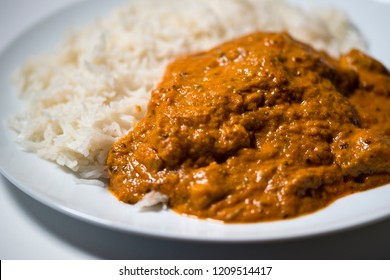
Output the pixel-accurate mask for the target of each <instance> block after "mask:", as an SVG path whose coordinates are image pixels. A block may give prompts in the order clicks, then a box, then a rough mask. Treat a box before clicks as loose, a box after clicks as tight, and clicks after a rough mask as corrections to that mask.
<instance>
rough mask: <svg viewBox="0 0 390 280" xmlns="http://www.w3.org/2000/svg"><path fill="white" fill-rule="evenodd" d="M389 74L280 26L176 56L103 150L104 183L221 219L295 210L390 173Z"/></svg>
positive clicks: (121, 192)
mask: <svg viewBox="0 0 390 280" xmlns="http://www.w3.org/2000/svg"><path fill="white" fill-rule="evenodd" d="M389 108H390V76H389V72H388V71H387V69H386V68H385V67H384V66H383V65H381V64H380V63H379V62H377V61H375V60H374V59H372V58H370V57H368V56H367V55H364V54H363V53H361V52H359V51H357V50H353V51H351V52H350V53H349V54H347V55H345V56H342V57H341V58H340V60H335V59H333V58H331V57H329V56H328V55H327V54H326V53H324V52H318V51H316V50H314V49H312V48H311V47H310V46H308V45H306V44H303V43H300V42H298V41H295V40H294V39H292V38H291V37H290V36H289V35H288V34H286V33H254V34H251V35H248V36H245V37H242V38H238V39H236V40H233V41H230V42H227V43H225V44H222V45H220V46H218V47H216V48H214V49H211V50H210V51H208V52H202V53H197V54H194V55H189V56H185V57H181V58H178V59H177V60H176V61H174V62H173V63H171V64H170V65H169V66H168V68H167V70H166V73H165V76H164V78H163V80H162V82H161V83H160V84H159V85H158V87H157V88H156V89H155V90H154V91H153V92H152V97H151V100H150V102H149V105H148V112H147V116H146V117H145V118H144V119H143V120H141V121H140V122H139V123H138V124H137V126H136V127H135V129H134V130H133V131H131V132H130V133H129V134H128V135H127V136H126V137H123V138H122V139H120V140H119V141H118V142H117V143H115V144H114V145H113V147H112V149H111V151H110V153H109V155H108V160H107V164H108V166H109V169H108V170H109V175H110V190H111V191H112V192H113V193H114V194H115V195H116V196H117V197H118V199H120V200H122V201H124V202H128V203H136V202H137V201H139V200H140V199H142V197H143V196H144V195H145V194H146V193H148V192H150V191H152V190H153V191H158V192H161V193H163V194H165V195H167V196H168V197H169V202H168V203H169V206H170V207H171V208H172V209H174V210H175V211H177V212H179V213H185V214H189V215H194V216H198V217H200V218H212V219H218V220H222V221H225V222H257V221H266V220H277V219H285V218H290V217H295V216H298V215H302V214H305V213H310V212H313V211H315V210H317V209H320V208H322V207H325V206H326V205H328V204H329V203H331V202H332V201H334V200H335V199H337V198H339V197H341V196H344V195H347V194H350V193H353V192H356V191H362V190H366V189H369V188H372V187H375V186H379V185H382V184H385V183H388V182H390V110H389Z"/></svg>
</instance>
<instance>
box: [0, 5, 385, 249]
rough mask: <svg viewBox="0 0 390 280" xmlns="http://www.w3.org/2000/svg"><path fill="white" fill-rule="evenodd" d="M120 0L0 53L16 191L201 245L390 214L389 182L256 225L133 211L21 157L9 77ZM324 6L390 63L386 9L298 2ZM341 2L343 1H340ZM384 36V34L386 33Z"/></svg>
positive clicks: (70, 14)
mask: <svg viewBox="0 0 390 280" xmlns="http://www.w3.org/2000/svg"><path fill="white" fill-rule="evenodd" d="M121 2H123V1H122V0H115V1H103V0H99V1H86V2H81V3H80V4H77V5H75V6H72V7H70V8H68V9H65V10H63V11H61V12H60V13H58V14H55V15H53V16H51V17H49V18H47V19H46V20H44V21H42V22H40V23H39V24H37V25H35V26H33V27H32V28H31V29H30V30H28V32H26V33H24V34H22V36H20V37H19V38H18V39H17V40H16V41H14V42H13V44H12V45H10V46H9V47H8V48H7V49H6V50H5V51H4V52H3V53H2V54H1V55H0V93H1V94H0V119H1V120H2V121H3V122H2V127H1V128H0V171H1V173H2V174H3V175H4V176H5V177H7V178H8V179H9V180H10V181H11V182H12V183H13V184H14V185H15V186H17V187H18V188H20V189H21V190H23V191H24V192H26V193H27V194H29V195H30V196H31V197H33V198H35V199H37V200H38V201H40V202H42V203H44V204H46V205H48V206H50V207H52V208H54V209H57V210H59V211H61V212H63V213H66V214H68V215H71V216H73V217H76V218H79V219H82V220H84V221H88V222H92V223H95V224H98V225H102V226H105V227H108V228H111V229H117V230H122V231H126V232H130V233H139V234H146V235H153V236H159V237H166V238H176V239H188V240H203V241H269V240H280V239H287V238H296V237H304V236H309V235H314V234H323V233H328V232H332V231H336V230H342V229H346V228H350V227H355V226H358V225H363V224H366V223H368V222H372V221H376V220H378V219H381V218H385V217H387V216H389V215H390V185H387V186H384V187H380V188H377V189H374V190H370V191H366V192H363V193H359V194H355V195H351V196H348V197H346V198H343V199H340V200H338V201H336V202H335V203H333V204H332V205H331V206H329V207H327V208H325V209H324V210H321V211H318V212H316V213H314V214H311V215H307V216H303V217H300V218H296V219H292V220H288V221H280V222H267V223H257V224H236V225H224V224H219V223H214V222H208V221H201V220H196V219H192V218H187V217H184V216H180V215H178V214H175V213H173V212H171V211H155V212H153V211H149V212H138V211H137V210H136V209H134V207H133V206H130V205H126V204H123V203H120V202H118V201H117V200H116V199H115V198H114V197H113V196H112V195H111V194H110V193H108V191H107V190H106V189H105V188H101V187H96V186H90V185H82V184H77V183H76V182H75V178H74V177H73V175H72V174H70V173H68V172H67V171H66V170H64V169H62V168H60V167H58V166H56V165H55V164H53V163H50V162H47V161H45V160H42V159H40V158H38V157H37V156H35V155H34V154H29V153H25V152H23V151H22V150H21V149H20V147H19V146H17V145H16V144H15V142H14V138H15V134H14V133H12V132H11V131H10V130H9V129H7V128H6V127H5V125H4V120H5V119H6V118H7V117H9V116H10V115H11V114H12V113H14V112H16V111H18V110H19V109H20V106H21V104H20V102H19V101H18V100H17V98H16V92H15V89H14V88H13V87H12V86H11V84H10V81H9V77H10V75H11V73H12V72H13V71H14V70H15V69H16V68H17V67H18V66H19V65H21V64H22V63H23V61H25V59H26V58H27V57H29V56H31V55H33V54H36V53H40V52H42V51H50V49H52V48H53V47H54V46H55V45H56V44H57V43H59V42H60V41H61V39H62V37H63V34H64V33H63V32H64V31H65V30H66V29H68V28H69V27H70V26H77V25H82V24H85V23H87V22H89V21H91V20H92V19H93V18H95V17H96V16H101V15H104V14H106V13H107V11H108V10H110V9H111V8H113V7H114V6H116V5H117V4H119V3H121ZM294 2H300V3H306V4H310V5H314V4H321V3H322V4H323V3H328V4H332V5H335V6H340V7H341V8H343V9H344V10H346V11H347V12H348V13H349V14H350V16H351V17H352V19H353V21H354V22H356V24H357V26H358V28H359V29H360V30H361V31H362V32H363V34H364V35H365V36H366V37H367V38H368V40H369V42H370V51H371V54H372V55H374V56H375V57H377V58H379V59H380V60H381V61H382V62H384V63H385V64H386V65H387V66H388V67H389V65H390V55H389V53H390V52H389V51H388V50H389V49H390V39H389V38H390V37H389V36H388V35H389V34H388V31H387V30H386V29H387V27H388V26H390V17H388V15H389V14H390V6H388V5H385V4H377V3H373V2H369V1H340V0H335V1H319V0H317V1H308V0H307V1H303V0H301V1H298V0H295V1H294ZM339 2H341V3H339ZM386 32H387V33H386Z"/></svg>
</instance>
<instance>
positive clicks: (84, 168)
mask: <svg viewBox="0 0 390 280" xmlns="http://www.w3.org/2000/svg"><path fill="white" fill-rule="evenodd" d="M256 30H264V31H266V30H267V31H282V30H284V31H288V32H289V33H290V34H291V35H293V36H294V37H295V38H297V39H299V40H302V41H304V42H307V43H310V44H312V45H313V46H315V47H317V48H321V49H325V50H327V51H328V52H329V53H331V54H333V55H338V54H339V53H341V52H345V51H347V50H349V49H350V48H351V47H357V48H363V47H364V40H363V39H362V38H361V36H360V35H359V34H358V32H357V31H356V30H355V29H354V28H353V26H352V25H351V24H350V22H349V21H348V19H347V17H346V16H345V15H344V14H343V13H341V12H339V11H335V10H324V9H322V10H321V11H320V12H318V11H304V10H303V9H301V8H298V7H295V6H292V5H290V4H288V3H287V2H285V1H282V0H191V1H190V0H186V1H183V0H165V1H161V0H160V1H153V0H149V1H148V0H138V1H131V2H130V3H129V4H127V5H124V6H122V7H119V8H117V9H116V10H114V11H113V12H112V13H111V14H109V15H108V16H107V17H106V18H104V19H101V20H96V21H95V22H93V23H91V24H90V25H88V26H85V27H83V28H80V29H79V30H77V31H74V32H72V33H71V34H70V35H69V36H68V37H67V38H66V40H65V42H63V43H62V44H61V45H60V47H58V48H57V49H56V50H54V51H53V52H52V53H50V54H46V55H42V56H39V57H35V58H32V59H31V60H30V61H28V62H27V63H26V64H25V65H23V66H22V67H21V69H20V70H19V71H18V73H17V75H16V78H15V81H16V84H17V85H18V87H19V92H20V97H21V98H22V99H23V101H24V104H25V108H24V110H23V111H22V112H20V113H19V114H17V115H16V116H14V117H13V118H12V119H11V120H10V122H9V124H10V127H12V128H13V129H14V130H15V131H16V132H17V133H18V139H17V140H18V142H19V143H20V144H21V145H22V146H23V147H24V148H25V149H26V150H28V151H31V152H34V153H36V154H38V155H39V156H41V157H42V158H45V159H48V160H51V161H54V162H56V163H57V164H59V165H61V166H66V167H68V168H70V169H71V170H73V171H74V172H76V173H77V174H78V175H79V176H80V177H81V178H104V177H107V175H106V173H105V160H106V156H107V152H108V150H109V148H110V146H111V145H112V144H113V142H114V141H115V140H116V139H118V138H119V137H121V136H122V135H125V134H126V133H127V132H128V131H129V130H130V129H131V128H132V127H133V125H134V123H135V122H136V121H137V120H139V119H140V118H141V117H143V116H144V114H145V110H146V105H147V102H148V99H149V96H150V92H151V90H152V88H153V87H155V86H156V84H157V83H158V82H159V80H160V78H161V76H162V74H163V72H164V68H165V66H166V65H167V64H168V63H169V62H170V61H171V60H172V59H174V58H175V57H176V56H178V55H180V54H185V53H190V52H196V51H199V50H206V49H208V48H211V47H213V46H215V45H217V44H219V43H221V42H223V41H226V40H228V39H231V38H233V37H237V36H240V35H242V34H245V33H249V32H253V31H256Z"/></svg>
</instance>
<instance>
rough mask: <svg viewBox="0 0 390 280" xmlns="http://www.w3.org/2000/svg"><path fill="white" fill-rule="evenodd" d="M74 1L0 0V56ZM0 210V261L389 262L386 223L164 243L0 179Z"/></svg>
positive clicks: (388, 225) (389, 233) (389, 226)
mask: <svg viewBox="0 0 390 280" xmlns="http://www.w3.org/2000/svg"><path fill="white" fill-rule="evenodd" d="M79 1H82V0H56V1H52V0H0V52H1V51H2V50H3V49H4V48H5V47H6V46H7V44H8V43H9V42H10V41H12V40H13V39H14V38H15V37H16V36H17V35H18V34H20V33H21V32H22V31H23V30H25V29H26V28H27V27H28V26H31V24H34V23H35V22H37V21H38V20H39V19H41V18H43V17H45V16H46V15H48V14H50V13H52V12H54V11H56V10H59V9H61V8H62V7H64V6H66V5H69V4H72V3H76V2H79ZM383 1H387V0H382V2H383ZM0 94H4V93H0ZM0 207H1V208H0V209H1V210H0V225H1V229H0V259H3V260H4V259H226V258H233V259H390V238H389V236H390V219H386V220H383V221H380V222H375V223H373V224H371V225H366V226H363V227H359V228H357V229H353V230H352V229H351V230H347V231H344V232H340V233H334V234H330V235H325V236H317V237H312V238H305V239H299V240H291V241H282V242H272V243H248V244H212V243H197V242H184V241H174V240H164V239H158V238H149V237H142V236H137V235H130V234H125V233H120V232H115V231H111V230H108V229H104V228H100V227H97V226H94V225H91V224H88V223H84V222H81V221H79V220H76V219H74V218H71V217H68V216H66V215H64V214H61V213H59V212H56V211H55V210H52V209H50V208H48V207H46V206H45V205H43V204H41V203H39V202H37V201H35V200H34V199H32V198H30V197H29V196H27V195H26V194H24V193H23V192H21V191H19V190H18V189H17V188H16V187H15V186H14V185H13V184H11V183H10V182H8V181H7V180H6V179H5V178H4V177H2V176H1V175H0Z"/></svg>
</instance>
